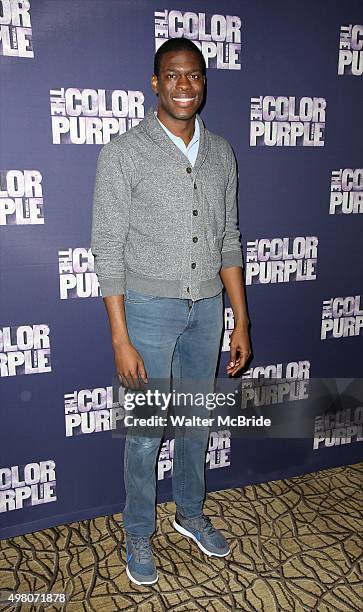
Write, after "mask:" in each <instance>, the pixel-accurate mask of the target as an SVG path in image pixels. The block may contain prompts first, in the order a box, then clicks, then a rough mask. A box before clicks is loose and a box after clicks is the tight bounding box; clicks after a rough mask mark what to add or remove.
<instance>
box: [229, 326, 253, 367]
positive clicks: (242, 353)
mask: <svg viewBox="0 0 363 612" xmlns="http://www.w3.org/2000/svg"><path fill="white" fill-rule="evenodd" d="M230 341H231V353H230V362H229V364H228V365H227V374H230V375H231V376H234V375H235V374H236V373H237V372H238V371H239V370H241V369H242V368H244V366H245V365H246V362H247V360H248V358H249V356H250V355H251V345H250V339H249V335H248V326H247V325H240V326H239V325H237V327H235V328H234V330H233V332H232V334H231V338H230Z"/></svg>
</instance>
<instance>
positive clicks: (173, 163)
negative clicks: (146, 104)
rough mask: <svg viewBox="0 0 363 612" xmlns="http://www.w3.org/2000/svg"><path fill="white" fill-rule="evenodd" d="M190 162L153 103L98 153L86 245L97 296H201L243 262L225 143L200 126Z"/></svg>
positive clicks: (229, 156) (232, 168) (214, 289)
mask: <svg viewBox="0 0 363 612" xmlns="http://www.w3.org/2000/svg"><path fill="white" fill-rule="evenodd" d="M196 118H197V121H198V122H199V126H200V142H199V151H198V156H197V159H196V162H195V165H194V167H192V166H191V164H190V162H189V160H188V158H187V157H186V156H185V155H184V154H183V153H182V152H181V151H180V150H179V149H178V147H177V146H176V145H175V144H174V143H173V142H172V141H171V139H170V138H169V136H168V135H167V134H166V133H165V131H164V130H163V128H162V127H161V125H160V124H159V122H158V120H157V119H156V117H155V115H154V109H153V108H152V107H151V108H150V109H149V110H148V112H147V113H146V115H145V118H144V119H143V120H142V121H141V122H140V123H139V124H138V125H136V126H135V127H133V128H131V129H130V130H129V131H127V132H125V133H124V134H120V135H119V136H116V137H115V138H113V140H111V141H110V142H109V143H107V144H106V145H104V146H103V147H102V149H101V151H100V154H99V157H98V162H97V172H96V181H95V190H94V200H93V211H92V236H91V250H92V253H93V255H94V258H95V272H96V274H97V277H98V281H99V284H100V287H101V293H102V296H104V297H106V296H110V295H122V294H124V293H125V289H132V290H134V291H138V292H141V293H148V294H150V295H155V296H161V297H175V298H183V299H192V300H199V299H201V298H205V297H212V296H214V295H217V294H218V293H219V292H220V291H221V289H222V286H223V285H222V282H221V279H220V276H219V270H220V268H221V266H223V267H229V266H241V267H243V262H242V251H241V244H240V232H239V230H238V226H237V203H236V188H237V172H236V162H235V158H234V155H233V152H232V148H231V146H230V145H229V143H228V142H227V141H226V140H225V139H224V138H222V137H220V136H217V135H216V134H213V133H212V132H210V131H209V130H207V129H206V128H205V127H204V124H203V122H202V120H201V118H200V116H199V115H197V117H196Z"/></svg>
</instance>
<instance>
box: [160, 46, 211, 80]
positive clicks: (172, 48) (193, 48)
mask: <svg viewBox="0 0 363 612" xmlns="http://www.w3.org/2000/svg"><path fill="white" fill-rule="evenodd" d="M169 51H192V52H193V53H196V54H197V55H198V56H199V59H200V63H201V66H202V74H203V76H205V74H206V64H205V59H204V55H203V53H202V52H201V51H200V50H199V49H198V47H197V45H195V44H194V43H193V42H192V41H191V40H190V39H189V38H184V37H181V38H169V40H166V41H165V42H164V43H163V44H162V45H161V46H160V47H159V49H158V50H157V52H156V53H155V57H154V74H155V75H156V76H157V77H158V76H159V73H160V63H161V58H162V57H163V55H165V53H169Z"/></svg>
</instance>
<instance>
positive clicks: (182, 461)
mask: <svg viewBox="0 0 363 612" xmlns="http://www.w3.org/2000/svg"><path fill="white" fill-rule="evenodd" d="M176 349H177V351H178V356H179V382H181V381H182V380H183V373H182V360H181V354H180V345H179V339H178V343H177V346H176ZM181 442H182V444H181V474H182V480H181V487H180V499H181V500H182V502H183V505H182V510H184V489H185V464H184V452H185V436H184V429H183V428H182V438H181Z"/></svg>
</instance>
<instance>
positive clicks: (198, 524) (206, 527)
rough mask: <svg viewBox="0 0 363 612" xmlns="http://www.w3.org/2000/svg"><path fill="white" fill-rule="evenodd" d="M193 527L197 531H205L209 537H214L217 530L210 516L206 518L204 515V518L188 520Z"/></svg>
mask: <svg viewBox="0 0 363 612" xmlns="http://www.w3.org/2000/svg"><path fill="white" fill-rule="evenodd" d="M188 520H189V521H190V522H191V523H192V525H193V526H194V527H195V529H197V530H198V531H204V532H205V533H207V534H208V535H213V534H214V533H215V532H216V530H215V528H214V527H213V525H212V523H211V520H210V518H209V517H208V516H206V515H205V514H202V516H200V517H199V516H198V517H196V518H195V519H188Z"/></svg>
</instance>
